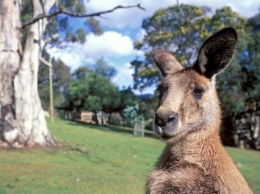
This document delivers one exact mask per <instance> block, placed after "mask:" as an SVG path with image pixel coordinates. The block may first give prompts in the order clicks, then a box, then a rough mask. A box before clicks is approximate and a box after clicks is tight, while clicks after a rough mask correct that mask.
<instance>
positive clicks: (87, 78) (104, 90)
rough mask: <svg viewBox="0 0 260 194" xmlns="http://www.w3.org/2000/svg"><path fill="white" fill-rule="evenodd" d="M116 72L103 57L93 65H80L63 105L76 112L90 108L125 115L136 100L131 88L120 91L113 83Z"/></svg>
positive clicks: (95, 110)
mask: <svg viewBox="0 0 260 194" xmlns="http://www.w3.org/2000/svg"><path fill="white" fill-rule="evenodd" d="M115 72H116V71H115V69H114V68H113V67H111V66H109V65H108V64H107V63H106V62H105V61H104V59H102V58H101V59H99V60H97V61H96V64H95V65H94V66H93V67H90V68H89V67H87V66H82V67H79V68H78V69H76V70H75V72H74V73H73V81H72V82H71V84H70V85H69V86H68V90H67V92H66V100H65V103H64V105H63V106H64V107H65V108H66V109H69V110H71V111H73V112H75V113H79V112H80V111H82V110H88V111H94V112H97V111H104V112H106V113H112V112H119V113H120V114H121V115H123V110H124V109H125V108H126V107H127V106H132V105H134V104H135V103H136V100H135V96H134V94H133V92H132V90H131V88H124V89H123V90H121V91H120V90H119V89H118V88H117V87H116V86H115V85H113V84H112V82H111V78H112V77H113V76H114V75H115Z"/></svg>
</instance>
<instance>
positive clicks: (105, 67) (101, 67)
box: [92, 57, 116, 79]
mask: <svg viewBox="0 0 260 194" xmlns="http://www.w3.org/2000/svg"><path fill="white" fill-rule="evenodd" d="M92 70H93V71H94V73H95V74H97V75H100V76H102V77H106V78H109V79H112V78H113V77H114V76H115V75H116V69H115V68H114V67H112V66H110V65H109V64H107V62H106V61H105V60H104V58H103V57H102V58H100V59H97V60H96V63H95V64H94V65H93V66H92Z"/></svg>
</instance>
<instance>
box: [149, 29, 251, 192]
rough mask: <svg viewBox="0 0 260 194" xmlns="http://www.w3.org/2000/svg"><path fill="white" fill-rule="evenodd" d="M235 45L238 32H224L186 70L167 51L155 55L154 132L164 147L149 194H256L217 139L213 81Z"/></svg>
mask: <svg viewBox="0 0 260 194" xmlns="http://www.w3.org/2000/svg"><path fill="white" fill-rule="evenodd" d="M236 44H237V33H236V31H235V30H234V29H233V28H225V29H223V30H221V31H219V32H217V33H216V34H214V35H212V36H211V37H210V38H208V39H207V40H206V41H205V42H204V43H203V45H202V46H201V48H200V50H199V54H198V58H197V60H196V62H195V64H194V65H193V66H192V67H188V68H183V67H182V66H181V65H180V64H179V63H178V61H177V60H176V59H175V58H174V56H172V55H171V54H170V53H169V52H167V51H163V50H157V51H155V52H154V54H153V58H154V62H155V64H156V65H157V67H158V68H159V70H160V71H161V74H162V76H163V79H162V81H161V82H160V83H159V84H158V91H159V104H158V109H157V110H156V113H155V119H154V130H155V132H156V133H157V134H158V135H159V136H160V137H161V139H163V140H164V141H166V147H165V149H164V151H163V153H162V154H161V156H160V157H159V161H158V162H157V164H156V165H155V168H154V170H153V172H151V173H150V175H149V177H148V180H147V183H146V194H175V193H176V194H177V193H178V194H192V193H194V194H202V193H203V194H213V193H220V194H248V193H253V192H252V191H251V190H250V188H249V186H248V184H247V182H246V180H245V179H244V178H243V176H242V175H241V173H240V172H239V170H238V169H237V167H236V166H235V164H234V163H233V161H232V159H231V157H230V156H229V155H228V153H227V151H226V150H225V148H224V147H223V145H222V144H221V140H220V135H219V133H220V124H221V110H220V106H219V100H218V97H217V92H216V89H215V77H216V75H217V74H218V73H220V72H221V71H222V70H223V69H225V68H226V67H227V66H228V65H229V63H230V61H231V59H232V57H233V54H234V52H235V49H236Z"/></svg>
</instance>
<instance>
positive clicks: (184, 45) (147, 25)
mask: <svg viewBox="0 0 260 194" xmlns="http://www.w3.org/2000/svg"><path fill="white" fill-rule="evenodd" d="M208 10H209V9H208V8H205V7H203V8H199V7H196V6H191V5H184V4H182V5H180V7H179V6H177V5H175V6H172V7H169V8H166V9H159V10H158V11H156V12H155V13H154V15H153V16H152V17H150V18H147V19H144V21H143V24H142V28H143V29H144V30H145V33H146V35H145V37H144V39H143V40H142V41H136V42H135V45H134V46H135V48H136V49H139V50H143V51H144V52H145V59H144V60H142V59H136V60H134V61H132V62H131V65H132V66H133V67H134V69H135V73H134V76H133V77H134V82H135V88H140V89H142V88H144V87H146V86H150V85H152V84H154V83H157V82H158V80H159V78H160V74H159V71H158V70H157V68H156V67H155V65H154V63H153V61H152V57H151V56H152V51H154V50H156V49H158V48H161V49H165V50H168V51H170V52H172V53H173V54H174V55H175V56H176V57H177V59H178V60H179V61H180V62H181V64H183V65H191V63H192V61H194V57H195V54H196V53H195V52H194V51H196V50H197V49H198V48H199V45H200V43H201V39H203V38H204V37H205V36H206V35H205V34H207V32H205V29H206V27H205V25H206V22H207V20H208V18H206V16H205V15H206V13H207V12H208Z"/></svg>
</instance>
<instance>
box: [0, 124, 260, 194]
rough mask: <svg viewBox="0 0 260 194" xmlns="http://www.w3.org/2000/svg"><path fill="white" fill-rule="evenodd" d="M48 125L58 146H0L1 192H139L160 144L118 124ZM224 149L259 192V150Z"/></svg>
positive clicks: (69, 193)
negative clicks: (136, 134)
mask: <svg viewBox="0 0 260 194" xmlns="http://www.w3.org/2000/svg"><path fill="white" fill-rule="evenodd" d="M49 128H50V130H51V132H52V134H53V135H55V137H56V138H57V139H60V140H61V141H62V142H61V143H62V146H60V147H59V148H58V149H47V150H46V149H36V150H26V151H25V150H12V151H6V150H1V152H0V158H1V165H0V193H3V194H4V193H16V194H22V193H41V194H49V193H55V194H71V193H77V194H81V193H82V194H85V193H93V194H101V193H102V194H103V193H106V194H110V193H111V194H121V193H122V191H123V193H125V194H128V193H129V194H132V193H144V185H145V181H146V177H147V176H148V174H149V172H150V171H151V170H152V169H153V166H154V163H155V161H156V160H157V158H158V155H159V154H160V153H161V151H162V149H163V146H164V144H163V143H158V141H159V140H156V139H152V138H147V137H144V138H137V137H134V136H133V135H132V130H128V129H122V128H115V127H104V126H92V125H83V124H79V123H76V122H71V121H62V120H55V122H54V123H53V124H50V123H49ZM228 151H229V153H230V154H231V156H232V158H233V159H234V160H235V162H236V163H237V164H238V166H239V168H240V170H241V171H242V173H243V174H244V175H245V176H246V178H247V180H248V181H249V184H250V186H251V187H252V189H253V191H254V193H260V178H259V173H258V172H259V168H260V163H259V160H260V154H259V152H254V151H246V150H239V149H235V148H228ZM24 185H26V186H24ZM133 185H134V187H133Z"/></svg>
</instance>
